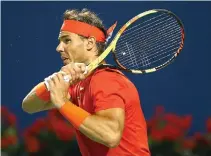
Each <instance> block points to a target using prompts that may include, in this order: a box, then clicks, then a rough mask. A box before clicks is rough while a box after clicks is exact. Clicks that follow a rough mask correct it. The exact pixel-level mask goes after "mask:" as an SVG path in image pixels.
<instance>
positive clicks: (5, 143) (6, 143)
mask: <svg viewBox="0 0 211 156" xmlns="http://www.w3.org/2000/svg"><path fill="white" fill-rule="evenodd" d="M8 146H9V140H8V139H7V138H1V148H2V149H4V148H7V147H8Z"/></svg>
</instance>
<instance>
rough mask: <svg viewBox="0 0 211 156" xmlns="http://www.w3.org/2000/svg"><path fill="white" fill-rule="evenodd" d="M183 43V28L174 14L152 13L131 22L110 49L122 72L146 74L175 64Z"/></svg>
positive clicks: (155, 10)
mask: <svg viewBox="0 0 211 156" xmlns="http://www.w3.org/2000/svg"><path fill="white" fill-rule="evenodd" d="M184 39H185V32H184V26H183V24H182V22H181V20H180V19H179V18H178V17H177V16H176V15H175V14H174V13H172V12H170V11H168V10H164V9H153V10H149V11H145V12H143V13H141V14H139V15H137V16H135V17H134V18H132V19H131V20H129V21H128V22H127V23H126V24H125V25H124V26H123V27H122V28H121V29H120V30H119V32H118V33H117V35H116V36H115V38H114V40H113V41H112V43H111V45H113V48H112V52H113V56H114V60H115V61H116V63H117V65H118V67H119V68H120V69H122V70H126V71H129V72H132V73H136V74H143V73H150V72H155V71H157V70H160V69H162V68H164V67H166V66H167V65H169V64H170V63H172V62H173V61H174V60H175V58H176V57H177V56H178V55H179V54H180V52H181V50H182V48H183V45H184Z"/></svg>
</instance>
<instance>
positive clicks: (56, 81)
mask: <svg viewBox="0 0 211 156" xmlns="http://www.w3.org/2000/svg"><path fill="white" fill-rule="evenodd" d="M50 77H51V80H52V81H53V83H54V84H58V83H59V77H58V73H54V74H53V75H52V76H50Z"/></svg>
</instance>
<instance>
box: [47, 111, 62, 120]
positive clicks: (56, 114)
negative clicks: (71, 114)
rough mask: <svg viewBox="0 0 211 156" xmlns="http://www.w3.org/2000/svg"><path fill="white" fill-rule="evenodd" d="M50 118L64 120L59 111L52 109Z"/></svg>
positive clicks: (49, 114) (49, 113)
mask: <svg viewBox="0 0 211 156" xmlns="http://www.w3.org/2000/svg"><path fill="white" fill-rule="evenodd" d="M48 118H49V119H50V120H52V119H64V117H63V116H62V115H61V113H60V112H59V111H58V110H57V109H52V110H50V111H49V112H48Z"/></svg>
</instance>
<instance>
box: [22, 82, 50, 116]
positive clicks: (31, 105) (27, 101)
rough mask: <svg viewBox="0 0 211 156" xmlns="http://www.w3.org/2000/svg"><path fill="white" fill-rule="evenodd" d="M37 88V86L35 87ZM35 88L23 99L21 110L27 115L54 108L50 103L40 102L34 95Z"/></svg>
mask: <svg viewBox="0 0 211 156" xmlns="http://www.w3.org/2000/svg"><path fill="white" fill-rule="evenodd" d="M37 86H38V85H37ZM37 86H35V87H34V88H33V89H32V90H31V91H30V92H29V93H28V95H27V96H26V97H25V98H24V99H23V102H22V109H23V110H24V111H25V112H27V113H30V114H31V113H35V112H40V111H44V110H48V109H52V108H54V105H53V104H52V103H51V102H50V101H48V102H47V101H44V100H41V99H40V98H39V97H38V96H37V95H36V87H37Z"/></svg>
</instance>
